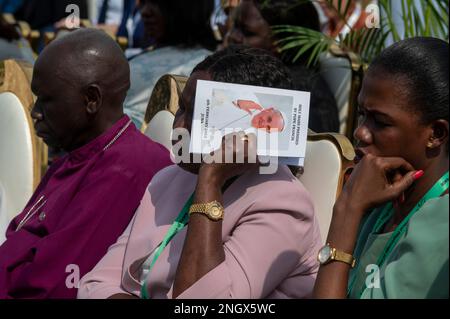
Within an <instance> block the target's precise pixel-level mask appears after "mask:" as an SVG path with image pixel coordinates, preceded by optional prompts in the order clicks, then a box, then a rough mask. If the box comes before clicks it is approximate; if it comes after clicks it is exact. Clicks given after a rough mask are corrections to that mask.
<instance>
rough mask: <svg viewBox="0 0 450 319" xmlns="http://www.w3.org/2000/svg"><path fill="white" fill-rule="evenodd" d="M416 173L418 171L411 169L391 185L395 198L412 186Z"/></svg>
mask: <svg viewBox="0 0 450 319" xmlns="http://www.w3.org/2000/svg"><path fill="white" fill-rule="evenodd" d="M415 173H416V171H411V172H409V173H408V174H406V175H404V176H403V177H402V178H401V179H400V180H398V181H396V182H395V183H393V184H392V185H391V187H390V191H392V194H393V198H397V197H400V196H401V195H402V194H403V193H404V192H405V191H406V190H407V189H408V188H410V187H411V185H412V184H413V183H414V174H415Z"/></svg>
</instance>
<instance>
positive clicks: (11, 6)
mask: <svg viewBox="0 0 450 319" xmlns="http://www.w3.org/2000/svg"><path fill="white" fill-rule="evenodd" d="M23 2H24V0H0V12H3V13H12V14H14V13H16V12H17V10H18V9H19V8H20V7H21V6H22V4H23Z"/></svg>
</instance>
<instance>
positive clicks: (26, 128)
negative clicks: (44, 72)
mask: <svg viewBox="0 0 450 319" xmlns="http://www.w3.org/2000/svg"><path fill="white" fill-rule="evenodd" d="M30 76H31V66H30V65H28V64H23V63H20V62H17V61H14V60H6V61H1V62H0V183H1V184H2V186H3V193H2V195H1V196H2V199H1V201H2V205H3V209H2V210H1V212H0V213H1V216H0V230H4V229H6V227H7V225H8V223H9V222H10V221H11V220H12V219H13V218H14V217H15V216H16V215H17V214H18V213H20V212H21V211H22V210H23V208H24V207H25V205H26V203H27V202H28V200H29V198H30V197H31V195H32V194H33V192H34V189H35V187H36V186H37V185H38V183H39V181H40V179H41V175H42V172H43V170H45V168H44V166H45V165H43V163H45V162H46V156H45V154H46V148H45V147H44V144H43V143H42V141H41V140H40V139H38V138H37V137H36V136H35V132H34V128H33V122H32V120H31V117H30V109H31V107H32V104H33V95H32V93H31V89H30ZM3 235H4V233H0V243H1V242H2V241H3V239H4V237H3Z"/></svg>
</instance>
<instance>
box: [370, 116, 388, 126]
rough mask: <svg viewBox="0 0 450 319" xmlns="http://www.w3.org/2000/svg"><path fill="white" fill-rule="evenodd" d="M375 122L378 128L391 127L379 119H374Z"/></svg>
mask: <svg viewBox="0 0 450 319" xmlns="http://www.w3.org/2000/svg"><path fill="white" fill-rule="evenodd" d="M373 122H374V123H375V125H376V126H378V127H386V126H389V124H388V123H386V122H383V121H380V120H378V119H376V118H374V119H373Z"/></svg>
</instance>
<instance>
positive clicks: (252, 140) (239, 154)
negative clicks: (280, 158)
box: [199, 132, 259, 187]
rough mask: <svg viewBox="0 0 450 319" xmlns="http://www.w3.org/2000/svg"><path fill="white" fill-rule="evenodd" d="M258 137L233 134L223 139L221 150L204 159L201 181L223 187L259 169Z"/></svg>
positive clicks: (201, 168)
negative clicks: (227, 182)
mask: <svg viewBox="0 0 450 319" xmlns="http://www.w3.org/2000/svg"><path fill="white" fill-rule="evenodd" d="M258 165H259V164H258V160H257V156H256V135H254V134H245V133H244V132H239V133H231V134H228V135H226V136H224V137H223V138H222V145H221V148H220V149H218V150H216V151H214V152H213V153H212V154H210V156H208V157H206V158H204V161H203V163H202V165H201V167H200V172H199V180H203V181H207V182H208V183H210V184H212V185H215V186H218V187H222V186H223V185H224V184H225V182H226V181H227V180H229V179H230V178H233V177H236V176H239V175H242V174H244V173H245V172H247V171H248V170H250V169H252V168H255V167H257V166H258Z"/></svg>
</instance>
